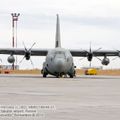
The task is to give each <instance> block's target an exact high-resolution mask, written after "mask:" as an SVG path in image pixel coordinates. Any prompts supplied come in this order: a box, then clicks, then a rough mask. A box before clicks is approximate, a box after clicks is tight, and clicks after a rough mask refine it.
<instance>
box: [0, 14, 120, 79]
mask: <svg viewBox="0 0 120 120" xmlns="http://www.w3.org/2000/svg"><path fill="white" fill-rule="evenodd" d="M33 45H34V44H33ZM33 45H32V47H33ZM32 47H31V48H30V49H29V50H28V49H26V47H25V49H23V48H22V49H20V48H0V54H9V55H10V56H9V57H8V62H9V63H14V62H15V58H14V55H24V57H23V59H24V58H25V59H26V60H31V59H30V57H31V56H46V59H45V62H44V63H43V68H42V74H43V77H47V75H48V74H51V75H54V76H56V77H61V76H63V75H69V76H70V78H73V77H74V76H75V66H74V62H73V56H74V57H87V59H88V61H90V62H91V61H92V58H93V57H104V58H103V60H101V59H100V60H101V63H102V64H103V65H108V64H109V62H110V61H109V59H108V58H107V56H118V57H120V51H110V50H108V51H105V50H97V51H91V48H90V51H85V50H84V51H83V50H70V49H64V48H62V47H61V40H60V22H59V15H58V14H57V22H56V41H55V48H54V49H33V48H32Z"/></svg>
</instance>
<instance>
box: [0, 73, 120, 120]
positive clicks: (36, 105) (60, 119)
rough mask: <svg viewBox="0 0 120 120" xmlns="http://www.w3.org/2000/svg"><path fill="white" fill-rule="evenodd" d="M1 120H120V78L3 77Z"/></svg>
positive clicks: (0, 104)
mask: <svg viewBox="0 0 120 120" xmlns="http://www.w3.org/2000/svg"><path fill="white" fill-rule="evenodd" d="M31 106H32V107H31ZM7 110H9V111H7ZM10 110H11V111H10ZM30 110H31V111H30ZM32 110H33V111H32ZM0 120H120V77H111V76H77V77H75V78H54V77H52V76H50V77H48V78H42V77H41V76H40V75H0Z"/></svg>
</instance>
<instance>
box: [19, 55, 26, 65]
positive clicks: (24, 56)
mask: <svg viewBox="0 0 120 120" xmlns="http://www.w3.org/2000/svg"><path fill="white" fill-rule="evenodd" d="M24 59H25V56H24V57H23V58H22V60H21V61H20V62H19V64H21V63H22V61H23V60H24Z"/></svg>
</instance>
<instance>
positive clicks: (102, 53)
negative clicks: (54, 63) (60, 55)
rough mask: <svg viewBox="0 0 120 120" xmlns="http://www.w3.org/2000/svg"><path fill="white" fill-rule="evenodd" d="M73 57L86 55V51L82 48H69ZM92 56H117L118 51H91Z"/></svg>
mask: <svg viewBox="0 0 120 120" xmlns="http://www.w3.org/2000/svg"><path fill="white" fill-rule="evenodd" d="M70 52H71V54H72V56H73V57H86V56H87V54H88V52H87V51H83V50H70ZM92 54H93V56H96V57H97V56H98V57H102V56H119V52H117V51H113V50H100V51H92Z"/></svg>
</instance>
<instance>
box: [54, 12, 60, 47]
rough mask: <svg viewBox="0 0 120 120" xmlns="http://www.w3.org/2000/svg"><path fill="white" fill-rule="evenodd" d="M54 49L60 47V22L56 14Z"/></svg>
mask: <svg viewBox="0 0 120 120" xmlns="http://www.w3.org/2000/svg"><path fill="white" fill-rule="evenodd" d="M55 47H61V40H60V21H59V15H58V14H57V22H56V38H55Z"/></svg>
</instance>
